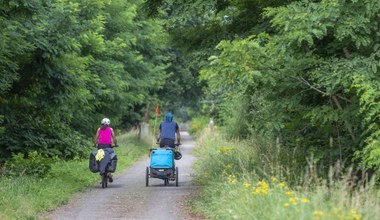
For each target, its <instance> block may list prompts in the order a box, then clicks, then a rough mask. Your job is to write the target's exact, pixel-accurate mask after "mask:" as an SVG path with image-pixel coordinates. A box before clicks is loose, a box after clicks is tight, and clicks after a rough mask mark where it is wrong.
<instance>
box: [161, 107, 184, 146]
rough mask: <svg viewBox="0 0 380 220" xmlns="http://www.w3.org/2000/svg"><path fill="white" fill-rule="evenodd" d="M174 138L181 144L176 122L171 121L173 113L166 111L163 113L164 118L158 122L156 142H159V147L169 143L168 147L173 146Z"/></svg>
mask: <svg viewBox="0 0 380 220" xmlns="http://www.w3.org/2000/svg"><path fill="white" fill-rule="evenodd" d="M176 139H177V144H181V135H180V133H179V127H178V124H177V122H175V121H173V115H172V114H171V113H167V114H166V115H165V120H164V121H163V122H161V124H160V127H159V134H158V135H157V142H159V143H160V147H164V146H165V145H169V146H170V147H172V148H175V146H174V144H175V140H176Z"/></svg>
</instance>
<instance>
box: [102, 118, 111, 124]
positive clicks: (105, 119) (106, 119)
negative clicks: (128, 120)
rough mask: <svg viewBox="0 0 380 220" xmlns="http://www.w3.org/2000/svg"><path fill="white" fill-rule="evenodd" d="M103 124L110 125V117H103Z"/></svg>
mask: <svg viewBox="0 0 380 220" xmlns="http://www.w3.org/2000/svg"><path fill="white" fill-rule="evenodd" d="M101 124H102V125H110V124H111V121H110V120H109V119H108V118H103V119H102V122H101Z"/></svg>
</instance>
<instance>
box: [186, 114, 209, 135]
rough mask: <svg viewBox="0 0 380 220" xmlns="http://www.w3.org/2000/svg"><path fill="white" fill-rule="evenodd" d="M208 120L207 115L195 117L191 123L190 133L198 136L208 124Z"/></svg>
mask: <svg viewBox="0 0 380 220" xmlns="http://www.w3.org/2000/svg"><path fill="white" fill-rule="evenodd" d="M208 122H209V119H208V118H207V117H203V116H198V117H194V118H193V119H192V120H191V123H190V130H189V133H190V134H191V135H195V136H196V135H197V134H198V133H199V132H200V131H203V129H204V128H205V127H207V126H208Z"/></svg>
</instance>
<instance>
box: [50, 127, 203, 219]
mask: <svg viewBox="0 0 380 220" xmlns="http://www.w3.org/2000/svg"><path fill="white" fill-rule="evenodd" d="M181 137H182V145H181V153H182V155H183V157H182V159H181V160H178V161H176V166H177V167H178V170H179V178H178V180H179V183H178V185H179V186H178V187H176V186H175V181H170V182H169V185H168V186H164V181H163V180H161V179H156V178H150V179H149V187H146V186H145V171H146V166H149V158H148V157H146V158H143V159H142V160H140V161H139V162H137V163H136V164H134V165H133V166H132V167H129V168H128V169H126V170H125V171H124V172H122V173H121V174H119V175H117V176H115V177H114V182H113V183H111V184H109V185H108V188H106V189H102V187H101V185H100V184H98V185H94V186H92V187H90V188H88V189H87V190H86V191H85V192H83V193H80V194H78V195H76V196H75V197H74V198H73V199H72V200H71V201H70V202H69V204H67V205H64V206H62V207H60V208H58V209H57V210H55V211H52V212H49V213H45V214H44V215H43V217H47V218H49V219H70V220H71V219H79V220H82V219H157V220H159V219H165V220H169V219H200V218H199V217H195V216H194V215H192V214H191V213H189V212H188V211H187V210H188V207H186V199H187V198H188V196H189V195H190V194H192V193H194V192H195V190H196V189H195V187H194V186H193V185H192V183H191V172H192V169H191V166H192V164H193V162H194V160H195V158H194V156H193V155H192V150H193V148H194V141H193V140H192V139H191V137H190V136H189V135H188V133H187V132H181ZM119 160H122V158H119Z"/></svg>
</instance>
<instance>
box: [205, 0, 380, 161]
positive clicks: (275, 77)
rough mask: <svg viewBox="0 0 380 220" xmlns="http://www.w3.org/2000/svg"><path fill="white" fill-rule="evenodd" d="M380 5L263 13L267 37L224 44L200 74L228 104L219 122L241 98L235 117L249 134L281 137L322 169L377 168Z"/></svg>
mask: <svg viewBox="0 0 380 220" xmlns="http://www.w3.org/2000/svg"><path fill="white" fill-rule="evenodd" d="M379 6H380V5H379V3H377V2H374V1H361V2H358V1H320V2H319V1H318V2H315V1H299V2H294V3H291V4H289V5H287V6H282V7H273V8H266V9H265V13H264V17H265V18H269V19H270V22H271V24H272V27H273V28H274V29H271V30H270V31H268V33H270V34H266V33H261V34H258V35H256V36H255V35H253V36H251V37H248V38H246V39H241V40H234V41H222V42H221V43H220V44H219V45H218V47H217V48H218V49H219V50H220V51H221V52H220V53H219V55H217V56H213V57H211V58H210V67H209V68H206V69H204V70H203V71H202V78H203V79H205V80H206V81H207V82H208V84H209V86H210V88H211V89H212V90H214V91H219V92H222V95H223V97H224V98H225V99H224V100H225V104H224V105H225V106H226V107H224V108H223V109H224V110H223V111H226V112H227V114H225V115H222V117H224V118H225V120H228V119H227V117H234V115H235V114H231V113H233V112H236V111H237V110H236V109H233V108H230V107H229V106H231V104H234V103H235V102H233V101H231V99H232V98H234V99H240V100H242V101H243V103H246V104H245V105H243V106H245V107H243V108H244V110H241V111H243V112H246V113H247V114H238V115H236V116H235V117H242V116H243V117H244V119H243V120H240V121H243V122H244V123H243V126H246V127H248V130H249V131H250V132H251V133H252V134H256V133H262V134H264V135H266V136H267V137H268V138H275V137H280V138H281V140H282V142H283V143H284V146H285V147H288V148H290V149H289V150H294V149H302V152H308V153H309V154H311V153H313V154H314V156H315V157H314V158H315V159H316V160H317V161H320V162H321V164H323V165H329V163H333V162H335V160H337V159H340V160H343V161H347V162H349V163H351V162H356V163H357V164H361V163H363V164H366V165H367V168H378V167H379V165H380V164H379V160H378V158H379V157H378V154H377V152H378V150H376V149H378V146H377V139H378V131H377V127H378V126H377V119H376V115H377V114H378V112H377V107H376V106H377V105H376V103H377V102H376V101H377V100H376V97H377V95H376V94H377V92H378V91H377V88H378V85H377V82H378V81H379V80H378V79H377V75H378V74H377V69H378V64H379V63H378V56H377V50H376V48H377V47H376V45H377V44H378V39H377V38H378V37H377V29H378V27H379V26H378V18H377V14H378V12H379ZM229 103H231V104H229ZM241 111H240V112H241ZM244 134H246V133H241V132H240V133H236V134H233V135H244ZM247 135H248V134H247ZM304 159H305V158H304V155H302V154H301V155H300V160H304ZM305 162H306V161H305Z"/></svg>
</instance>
